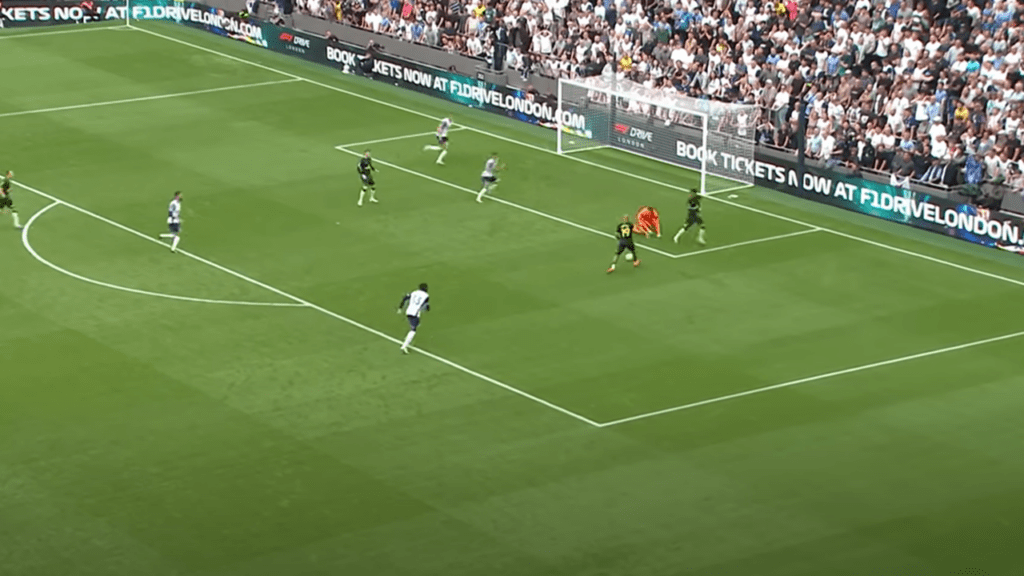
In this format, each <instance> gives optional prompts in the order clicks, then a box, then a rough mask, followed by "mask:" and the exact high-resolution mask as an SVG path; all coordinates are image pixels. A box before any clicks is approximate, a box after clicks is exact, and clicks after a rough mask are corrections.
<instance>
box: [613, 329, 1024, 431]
mask: <svg viewBox="0 0 1024 576" xmlns="http://www.w3.org/2000/svg"><path fill="white" fill-rule="evenodd" d="M1021 336H1024V331H1021V332H1014V333H1012V334H1004V335H1002V336H995V337H993V338H985V339H983V340H975V341H973V342H967V343H965V344H957V345H956V346H947V347H945V348H938V349H936V350H929V351H927V352H919V353H917V354H911V355H909V356H901V357H899V358H892V359H889V360H882V361H881V362H872V363H871V364H864V365H862V366H854V367H853V368H845V369H843V370H836V371H834V372H827V373H825V374H818V375H817V376H808V377H807V378H800V379H797V380H790V381H789V382H783V383H781V384H774V385H772V386H764V387H762V388H754V389H753V390H745V391H743V392H736V393H735V394H726V395H725V396H718V397H715V398H708V399H707V400H701V401H699V402H691V403H689V404H683V405H682V406H673V407H672V408H665V409H663V410H655V411H654V412H647V413H644V414H637V415H636V416H630V417H628V418H620V419H618V420H612V421H611V422H602V423H601V424H599V425H598V428H607V427H609V426H618V425H619V424H625V423H627V422H636V421H637V420H643V419H645V418H652V417H654V416H662V415H664V414H670V413H672V412H680V411H682V410H689V409H691V408H698V407H700V406H707V405H708V404H717V403H719V402H725V401H726V400H734V399H736V398H743V397H744V396H753V395H755V394H761V393H764V392H770V391H772V390H780V389H782V388H790V387H792V386H797V385H799V384H806V383H808V382H816V381H818V380H825V379H827V378H834V377H836V376H844V375H846V374H854V373H857V372H863V371H865V370H871V369H873V368H881V367H882V366H891V365H893V364H900V363H903V362H909V361H911V360H919V359H921V358H928V357H929V356H938V355H939V354H945V353H947V352H956V351H957V350H966V349H968V348H974V347H977V346H983V345H985V344H991V343H993V342H1001V341H1003V340H1010V339H1013V338H1019V337H1021Z"/></svg>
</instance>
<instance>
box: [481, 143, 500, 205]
mask: <svg viewBox="0 0 1024 576" xmlns="http://www.w3.org/2000/svg"><path fill="white" fill-rule="evenodd" d="M503 168H504V166H499V165H498V153H497V152H494V153H492V154H491V157H490V158H488V159H487V162H486V163H485V164H484V171H483V173H482V174H480V183H481V184H482V185H483V187H482V188H480V193H479V194H477V195H476V201H477V202H483V201H484V194H487V193H488V192H491V191H493V190H494V188H495V187H496V186H497V185H498V171H499V170H502V169H503Z"/></svg>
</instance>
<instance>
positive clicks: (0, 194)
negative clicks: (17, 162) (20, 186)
mask: <svg viewBox="0 0 1024 576" xmlns="http://www.w3.org/2000/svg"><path fill="white" fill-rule="evenodd" d="M11 178H14V172H11V171H10V170H8V171H7V172H6V173H5V174H4V175H3V176H0V212H3V211H4V210H6V211H8V212H10V213H11V218H12V219H14V227H15V228H19V229H20V228H21V222H20V221H19V220H18V210H17V208H15V207H14V199H13V198H11Z"/></svg>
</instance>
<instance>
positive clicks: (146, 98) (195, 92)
mask: <svg viewBox="0 0 1024 576" xmlns="http://www.w3.org/2000/svg"><path fill="white" fill-rule="evenodd" d="M291 82H298V80H295V79H288V80H271V81H268V82H256V83H254V84H239V85H237V86H222V87H220V88H207V89H205V90H192V91H190V92H175V93H173V94H157V95H155V96H142V97H139V98H126V99H123V100H109V101H106V102H91V103H89V104H72V105H70V106H58V107H56V108H38V109H36V110H20V111H18V112H5V113H3V114H0V118H10V117H12V116H28V115H31V114H46V113H48V112H64V111H67V110H82V109H85V108H99V107H101V106H114V105H116V104H131V103H133V102H149V101H152V100H166V99H168V98H179V97H182V96H196V95H198V94H214V93H217V92H228V91H230V90H243V89H246V88H259V87H261V86H274V85H276V84H289V83H291Z"/></svg>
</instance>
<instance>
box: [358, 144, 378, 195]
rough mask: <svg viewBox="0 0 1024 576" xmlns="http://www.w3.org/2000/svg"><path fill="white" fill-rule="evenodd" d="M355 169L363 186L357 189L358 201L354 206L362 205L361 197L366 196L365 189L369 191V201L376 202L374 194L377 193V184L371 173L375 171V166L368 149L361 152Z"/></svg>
mask: <svg viewBox="0 0 1024 576" xmlns="http://www.w3.org/2000/svg"><path fill="white" fill-rule="evenodd" d="M356 171H357V172H359V179H360V180H362V181H363V188H362V189H361V190H360V191H359V202H357V203H356V206H362V205H363V197H364V196H366V192H367V190H369V192H370V202H373V203H374V204H376V203H377V199H376V198H375V197H374V194H376V193H377V184H376V182H374V181H373V173H374V172H376V171H377V167H376V166H374V165H373V159H372V158H370V151H369V150H367V151H366V152H363V157H362V158H360V159H359V164H358V165H357V166H356Z"/></svg>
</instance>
